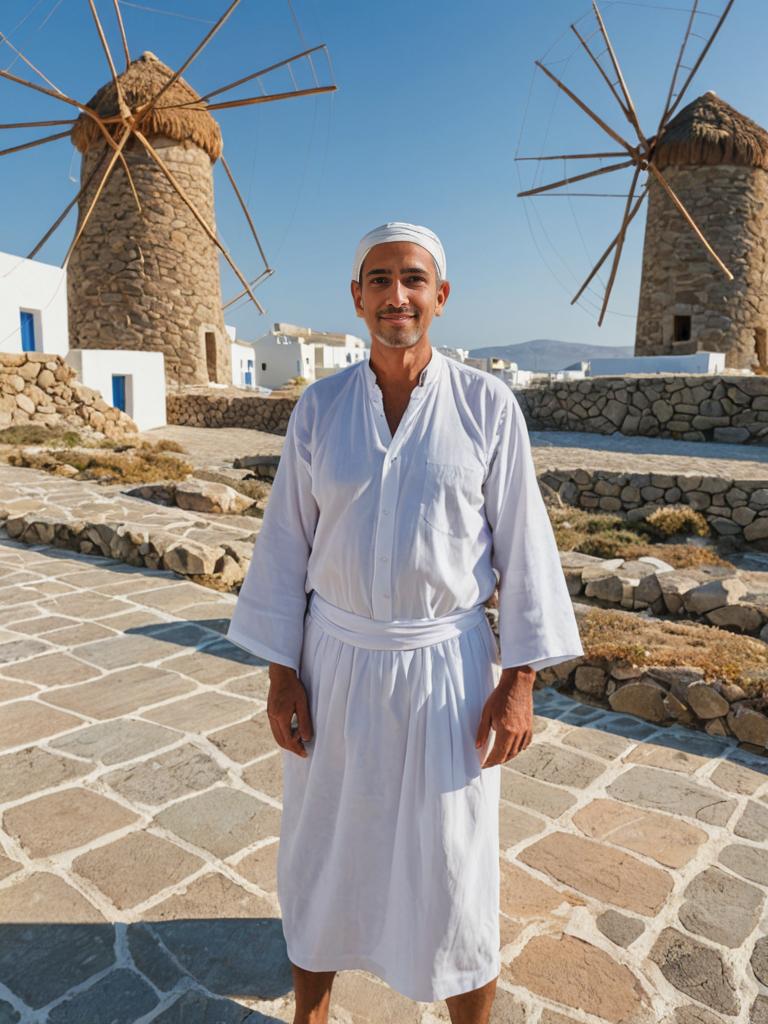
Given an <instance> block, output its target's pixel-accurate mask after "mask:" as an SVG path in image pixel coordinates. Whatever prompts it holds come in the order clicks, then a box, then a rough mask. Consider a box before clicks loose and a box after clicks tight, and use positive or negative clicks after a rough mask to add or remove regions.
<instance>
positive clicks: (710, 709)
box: [685, 682, 730, 719]
mask: <svg viewBox="0 0 768 1024" xmlns="http://www.w3.org/2000/svg"><path fill="white" fill-rule="evenodd" d="M685 699H686V701H687V702H688V704H690V706H691V707H692V708H693V710H694V711H695V712H696V714H697V715H698V716H699V718H706V719H709V718H721V717H722V716H723V715H727V714H728V711H729V710H730V704H729V703H728V701H727V700H726V699H725V697H723V696H721V695H720V694H719V693H718V692H717V690H715V689H713V688H712V686H710V684H709V683H705V682H696V683H691V684H690V685H689V686H688V689H687V690H686V691H685Z"/></svg>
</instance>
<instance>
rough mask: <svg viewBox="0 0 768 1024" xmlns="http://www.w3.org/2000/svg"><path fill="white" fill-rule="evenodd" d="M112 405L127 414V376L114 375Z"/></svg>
mask: <svg viewBox="0 0 768 1024" xmlns="http://www.w3.org/2000/svg"><path fill="white" fill-rule="evenodd" d="M112 405H114V407H115V408H116V409H120V410H121V411H122V412H125V411H126V410H125V375H124V374H117V373H113V374H112Z"/></svg>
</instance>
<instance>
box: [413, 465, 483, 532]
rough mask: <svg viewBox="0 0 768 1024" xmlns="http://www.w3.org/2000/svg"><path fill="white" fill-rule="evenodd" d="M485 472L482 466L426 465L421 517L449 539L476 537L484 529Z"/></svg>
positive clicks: (420, 510)
mask: <svg viewBox="0 0 768 1024" xmlns="http://www.w3.org/2000/svg"><path fill="white" fill-rule="evenodd" d="M482 485H483V472H482V469H481V468H480V467H479V466H460V465H454V464H451V463H446V462H427V463H426V466H425V467H424V486H423V490H422V494H421V504H420V506H419V514H420V516H421V518H422V519H423V520H424V522H425V523H427V525H428V526H430V527H431V528H432V529H433V530H437V531H438V533H444V534H447V535H448V536H450V537H458V538H460V539H467V538H471V537H476V536H477V534H478V531H479V530H480V529H481V528H482V524H483V515H482V505H483V493H482Z"/></svg>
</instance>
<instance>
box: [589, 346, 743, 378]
mask: <svg viewBox="0 0 768 1024" xmlns="http://www.w3.org/2000/svg"><path fill="white" fill-rule="evenodd" d="M724 369H725V353H724V352H693V353H691V355H687V356H629V357H627V358H626V359H590V361H589V370H588V372H587V376H589V377H619V376H622V375H623V374H626V373H722V372H723V370H724Z"/></svg>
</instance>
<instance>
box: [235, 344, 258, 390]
mask: <svg viewBox="0 0 768 1024" xmlns="http://www.w3.org/2000/svg"><path fill="white" fill-rule="evenodd" d="M231 352H232V383H233V385H234V386H235V387H236V388H246V387H255V385H256V356H255V354H254V351H253V347H252V346H251V345H248V344H246V343H245V342H243V341H233V342H232V346H231ZM249 363H250V366H249ZM249 370H250V373H251V382H250V384H246V382H245V381H246V376H245V375H246V373H248V371H249Z"/></svg>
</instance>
